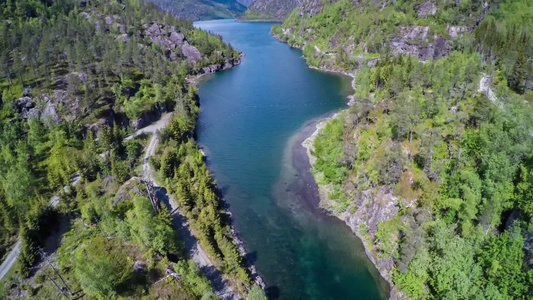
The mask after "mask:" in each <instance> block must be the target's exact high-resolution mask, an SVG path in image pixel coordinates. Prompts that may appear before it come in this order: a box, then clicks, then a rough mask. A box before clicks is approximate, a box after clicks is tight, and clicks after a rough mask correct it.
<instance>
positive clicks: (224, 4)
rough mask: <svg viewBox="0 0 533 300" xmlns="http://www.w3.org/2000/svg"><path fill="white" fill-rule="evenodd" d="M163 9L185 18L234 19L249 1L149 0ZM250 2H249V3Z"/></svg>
mask: <svg viewBox="0 0 533 300" xmlns="http://www.w3.org/2000/svg"><path fill="white" fill-rule="evenodd" d="M149 1H150V2H152V3H154V4H156V5H158V6H159V7H161V8H162V9H163V10H165V11H167V12H169V13H171V14H173V15H174V16H177V17H179V18H183V19H186V20H192V21H200V20H213V19H235V18H238V17H239V16H240V15H242V14H243V13H244V11H245V10H246V7H247V5H246V3H248V2H249V1H245V0H243V1H237V0H149ZM249 4H251V3H249Z"/></svg>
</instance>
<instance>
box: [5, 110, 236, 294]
mask: <svg viewBox="0 0 533 300" xmlns="http://www.w3.org/2000/svg"><path fill="white" fill-rule="evenodd" d="M171 117H172V113H165V114H163V115H162V116H161V118H160V119H159V120H158V121H157V122H155V123H153V124H151V125H148V126H146V127H144V128H141V129H139V130H137V131H136V132H134V133H133V134H131V135H129V136H127V137H126V138H125V139H124V140H125V141H127V140H131V139H133V138H135V137H137V136H139V135H141V134H143V133H147V134H148V133H149V134H152V138H151V139H150V142H149V143H148V146H146V149H145V153H144V156H143V164H142V168H141V173H142V174H141V175H142V177H143V179H144V180H149V181H151V182H152V183H153V185H154V188H155V189H156V193H157V196H158V198H160V200H161V201H162V202H163V203H164V204H165V205H166V206H167V208H168V209H169V210H170V211H172V212H173V214H172V222H173V224H174V227H175V228H176V230H177V231H178V234H179V235H180V237H181V238H182V239H183V241H184V244H185V248H186V249H187V251H188V253H189V256H190V258H191V259H192V260H193V261H195V262H196V263H197V264H198V265H199V266H200V268H201V270H202V272H204V274H205V275H206V276H207V278H208V279H209V280H210V281H211V284H212V286H213V289H214V291H215V293H216V294H217V296H219V297H220V298H221V299H223V300H234V299H239V297H238V295H237V294H236V293H235V292H234V291H233V290H232V288H231V286H230V284H229V283H228V282H227V281H226V280H225V279H224V278H223V276H222V273H220V271H218V270H217V269H216V268H215V266H214V265H213V263H212V262H211V260H210V259H209V257H208V256H207V254H206V252H205V251H204V249H202V247H201V246H200V244H199V243H198V241H197V240H196V238H195V237H194V236H193V234H192V232H191V230H190V228H189V223H188V221H187V219H186V218H185V217H184V216H183V215H182V214H181V213H180V212H179V207H178V204H177V202H176V201H175V200H174V198H173V197H172V196H170V195H168V194H167V192H166V189H165V188H163V187H161V186H159V185H158V184H157V182H156V180H155V177H154V174H153V170H152V168H151V167H150V164H149V159H150V156H153V155H154V154H155V151H156V149H157V146H158V145H159V135H158V134H157V132H158V131H160V130H161V129H163V128H165V127H166V126H167V124H168V122H169V120H170V119H171ZM79 180H80V177H79V176H78V175H76V176H74V177H73V178H72V179H71V181H70V185H71V186H75V185H76V184H77V183H78V181H79ZM68 188H69V186H65V187H64V188H63V189H64V190H65V191H66V190H68ZM59 200H60V197H59V196H58V195H55V196H53V197H52V198H51V199H50V202H49V205H50V206H52V207H55V206H57V205H58V204H59ZM21 249H22V241H21V240H20V239H19V240H18V241H17V242H16V243H15V245H14V247H13V249H12V250H11V251H10V252H9V254H8V255H7V256H6V259H5V260H4V261H3V262H2V264H1V265H0V280H1V279H2V278H4V276H5V275H6V274H7V273H8V272H9V270H11V268H12V267H13V266H14V265H15V263H16V262H17V259H18V257H19V255H20V251H21Z"/></svg>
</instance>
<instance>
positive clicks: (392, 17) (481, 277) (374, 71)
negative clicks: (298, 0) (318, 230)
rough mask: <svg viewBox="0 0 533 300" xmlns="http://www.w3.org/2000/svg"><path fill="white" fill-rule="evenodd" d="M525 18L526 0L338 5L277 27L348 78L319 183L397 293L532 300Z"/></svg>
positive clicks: (532, 145)
mask: <svg viewBox="0 0 533 300" xmlns="http://www.w3.org/2000/svg"><path fill="white" fill-rule="evenodd" d="M532 21H533V2H532V1H528V0H522V1H511V0H502V1H476V0H471V1H467V0H461V1H394V2H391V1H371V2H370V1H343V0H341V1H338V2H337V3H329V4H326V5H325V7H323V8H322V10H321V11H320V13H318V14H316V15H312V16H309V15H307V14H306V11H305V9H304V8H303V6H302V7H301V8H298V9H296V10H295V11H294V12H293V13H292V14H291V16H290V17H289V18H288V19H287V20H286V21H285V23H284V24H283V25H282V26H278V27H275V28H274V29H273V33H274V34H275V35H277V36H278V37H280V38H281V39H284V40H287V41H288V42H289V43H290V44H291V45H293V46H296V47H300V48H303V50H304V56H305V58H306V59H307V61H308V63H309V64H310V65H313V66H317V67H321V68H324V69H329V70H338V71H343V72H347V73H350V74H355V88H356V91H355V95H354V105H353V106H351V107H350V109H348V110H347V111H344V112H342V113H341V114H339V116H338V117H337V118H335V119H334V120H332V121H329V122H328V123H327V125H326V126H325V128H324V129H323V130H322V131H321V132H320V133H319V134H318V137H317V138H316V139H315V141H314V150H313V153H312V154H313V155H314V156H316V162H315V164H314V171H315V178H316V179H317V181H318V183H319V184H320V185H321V186H322V188H321V190H322V191H323V193H324V196H325V197H324V199H323V201H322V205H323V207H325V208H327V209H328V210H330V211H332V212H333V213H334V214H336V215H338V216H339V217H341V218H343V219H344V220H345V221H346V223H347V224H348V225H350V227H352V229H353V230H354V231H355V232H356V233H357V234H358V235H359V236H361V237H362V239H363V241H364V243H365V245H366V247H367V249H368V250H369V251H370V253H371V256H372V258H373V260H374V261H375V264H376V265H377V267H378V268H379V269H380V271H381V273H382V275H384V277H386V278H388V279H390V280H391V282H392V283H393V291H392V294H393V295H394V296H395V297H398V298H410V299H531V298H532V297H533V219H532V217H533V210H532V208H533V197H532V196H533V195H532V193H531V191H532V190H533V181H532V178H533V152H532V149H533V108H532V107H531V104H532V101H533V93H532V92H531V89H532V88H533V84H532V83H533V71H532V70H533V69H532V57H533V56H532V54H533V52H532V45H533V40H532V39H531V37H530V30H531V28H533V24H532Z"/></svg>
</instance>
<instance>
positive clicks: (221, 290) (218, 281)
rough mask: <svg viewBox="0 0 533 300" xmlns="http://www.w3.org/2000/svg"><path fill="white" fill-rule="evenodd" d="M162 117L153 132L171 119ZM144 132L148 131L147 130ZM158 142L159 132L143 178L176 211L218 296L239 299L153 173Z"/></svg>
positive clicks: (225, 299) (148, 152) (183, 235)
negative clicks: (151, 184)
mask: <svg viewBox="0 0 533 300" xmlns="http://www.w3.org/2000/svg"><path fill="white" fill-rule="evenodd" d="M165 117H166V116H165ZM161 119H162V120H161V121H159V122H157V123H158V124H157V126H154V127H153V128H156V129H150V130H153V131H152V132H154V133H155V131H156V130H157V129H162V128H164V127H165V126H166V124H167V122H168V120H169V117H167V118H166V119H165V120H163V118H161ZM154 125H156V124H154ZM143 132H148V131H146V130H145V131H143ZM135 134H137V135H138V134H140V133H138V132H136V133H135ZM135 134H134V135H135ZM158 144H159V136H158V135H157V134H154V135H153V136H152V138H151V139H150V142H149V143H148V146H147V147H146V150H145V153H144V156H143V164H142V167H141V169H142V177H143V179H144V180H147V181H151V182H152V183H153V185H154V188H155V190H156V194H157V197H158V198H159V199H160V200H161V201H162V202H163V203H164V204H165V205H166V207H167V209H168V210H170V211H172V212H174V213H173V214H172V223H173V225H174V227H175V228H176V230H177V231H178V234H179V235H180V237H181V238H182V239H183V242H184V244H185V248H186V249H187V251H188V253H189V256H190V258H191V259H192V260H193V261H195V262H196V263H197V264H198V265H199V266H200V268H201V270H202V272H204V274H205V275H206V276H207V278H208V279H209V280H210V281H211V284H212V286H213V289H214V291H215V293H216V294H217V296H219V297H220V298H221V299H223V300H234V299H239V297H238V296H237V295H236V294H235V292H234V291H233V290H232V288H231V286H230V285H229V283H228V282H227V281H226V280H225V279H224V278H223V276H222V273H220V271H218V270H217V269H216V268H215V266H214V265H213V263H212V262H211V260H210V259H209V257H208V256H207V254H206V252H205V251H204V249H202V247H201V246H200V244H199V243H198V241H197V240H196V238H195V237H194V236H193V234H192V232H191V229H190V228H189V223H188V221H187V218H185V217H184V216H183V215H182V214H181V213H180V211H179V206H178V204H177V202H176V201H175V200H174V198H173V197H172V196H170V195H169V194H168V193H167V191H166V189H165V188H164V187H161V186H159V185H158V184H157V182H156V180H155V177H154V174H153V170H152V168H151V167H150V163H149V159H150V156H152V155H154V154H155V151H156V149H157V145H158Z"/></svg>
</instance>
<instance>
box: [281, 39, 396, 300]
mask: <svg viewBox="0 0 533 300" xmlns="http://www.w3.org/2000/svg"><path fill="white" fill-rule="evenodd" d="M273 36H274V37H275V38H276V39H278V40H279V41H282V42H286V41H284V40H283V39H281V38H280V37H279V36H277V35H275V34H273ZM289 46H290V47H292V48H295V49H299V50H303V47H297V46H294V45H290V44H289ZM309 68H311V69H315V70H319V71H323V72H330V73H337V74H342V75H345V76H349V77H351V78H352V89H353V90H354V91H355V88H356V84H355V74H354V73H349V72H347V71H345V70H341V69H332V68H320V67H315V66H310V65H309ZM353 104H355V97H354V96H353V95H351V96H348V105H349V106H352V105H353ZM343 111H344V110H341V111H340V112H337V113H335V114H334V115H333V116H329V117H325V118H324V119H321V120H318V121H317V122H318V123H312V124H311V125H310V126H315V128H316V129H315V130H314V131H313V132H312V133H311V135H310V136H309V137H307V138H306V139H305V140H304V141H303V143H302V144H301V146H302V147H304V148H305V149H306V153H307V158H308V160H309V164H310V165H311V172H312V173H313V179H314V182H313V184H316V185H317V186H318V194H319V198H320V202H319V206H320V208H321V209H323V210H324V212H325V213H328V214H330V215H333V216H335V217H337V218H339V219H340V220H342V221H343V222H344V223H345V224H346V225H347V226H348V227H350V229H351V230H352V232H353V233H355V235H356V236H357V237H358V238H359V239H360V240H361V242H362V243H363V246H364V249H365V253H366V255H367V257H368V258H369V259H370V261H371V262H372V263H373V264H374V266H375V267H376V268H377V270H378V272H379V274H380V275H381V277H382V278H383V279H385V281H387V282H388V283H389V287H390V289H389V299H391V300H397V299H406V296H405V295H404V294H403V293H402V292H401V291H400V290H399V289H398V287H396V286H395V285H394V284H393V282H392V266H393V265H392V264H391V263H390V261H387V263H379V262H378V257H377V255H376V256H375V255H374V253H373V252H372V251H371V249H372V246H373V245H372V242H370V241H368V240H367V239H366V238H365V237H364V236H363V235H362V234H361V233H360V231H359V230H358V228H359V225H361V224H362V223H363V222H361V220H359V218H358V217H357V216H355V214H351V213H349V212H347V211H346V212H343V213H340V214H337V213H335V212H333V211H332V210H331V209H329V208H328V205H326V204H327V203H329V202H330V201H331V200H330V199H329V198H328V194H329V192H330V190H329V187H328V186H324V185H320V184H318V183H317V180H316V174H315V173H314V172H313V165H314V163H315V161H316V157H315V156H314V155H313V154H312V152H313V149H314V142H315V139H316V137H317V136H318V134H319V133H320V131H321V130H322V129H323V128H324V127H325V126H326V124H327V122H329V121H331V120H333V119H335V118H337V117H339V115H340V114H341V113H342V112H343ZM302 131H305V128H304V130H302ZM296 146H298V145H296ZM354 221H355V223H356V224H354ZM358 221H359V222H358Z"/></svg>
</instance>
